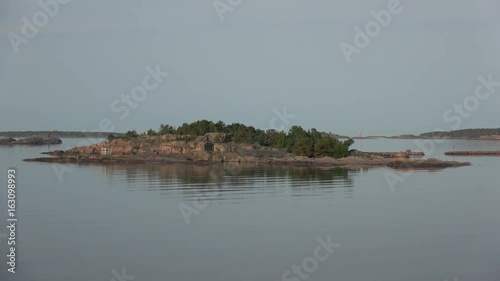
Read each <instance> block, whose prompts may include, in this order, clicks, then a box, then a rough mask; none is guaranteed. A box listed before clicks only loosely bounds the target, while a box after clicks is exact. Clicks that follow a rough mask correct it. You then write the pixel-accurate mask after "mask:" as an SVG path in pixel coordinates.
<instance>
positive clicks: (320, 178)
mask: <svg viewBox="0 0 500 281" xmlns="http://www.w3.org/2000/svg"><path fill="white" fill-rule="evenodd" d="M101 167H102V169H103V173H104V174H105V175H106V176H107V179H108V180H109V181H110V182H111V183H113V184H116V183H117V182H124V183H125V185H126V186H127V187H128V188H129V190H132V191H139V190H161V191H167V193H162V194H163V195H171V194H172V193H173V192H177V193H180V194H181V195H182V196H183V197H186V196H187V197H197V196H200V194H199V193H200V192H201V193H204V194H205V195H207V196H208V197H210V196H209V194H211V193H219V192H220V193H223V192H244V191H256V190H258V189H260V191H261V192H262V193H265V192H267V191H266V190H262V189H267V190H276V188H279V187H283V188H291V190H292V192H294V191H300V190H301V189H304V188H307V189H311V188H316V189H330V188H337V187H340V188H344V190H345V192H347V193H350V192H351V191H352V188H353V175H356V174H359V173H360V172H362V171H363V169H357V170H352V169H345V168H328V169H326V168H312V167H307V168H304V167H301V168H299V167H282V166H278V167H269V166H259V165H254V166H252V165H250V166H249V165H238V164H226V165H189V164H188V165H186V164H171V165H146V166H137V165H104V166H101ZM364 170H366V169H364ZM219 195H221V194H219ZM292 195H293V194H292ZM209 199H216V198H209Z"/></svg>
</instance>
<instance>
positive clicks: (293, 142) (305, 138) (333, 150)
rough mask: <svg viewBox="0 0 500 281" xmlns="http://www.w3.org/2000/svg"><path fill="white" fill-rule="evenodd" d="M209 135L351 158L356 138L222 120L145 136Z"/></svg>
mask: <svg viewBox="0 0 500 281" xmlns="http://www.w3.org/2000/svg"><path fill="white" fill-rule="evenodd" d="M207 133H226V134H228V135H230V136H231V141H232V142H234V143H238V144H252V145H256V146H266V147H273V148H277V149H285V150H287V151H288V152H291V153H293V154H295V155H298V156H307V157H326V156H328V157H334V158H342V157H347V156H349V147H350V146H351V145H352V144H353V143H354V141H353V140H352V139H348V140H345V141H339V140H338V139H336V138H334V137H332V136H331V135H330V134H327V133H321V132H318V131H317V130H316V129H311V130H308V131H306V130H304V129H303V128H302V127H300V126H293V127H292V128H291V129H290V130H289V131H288V133H286V132H283V131H276V130H267V131H264V130H261V129H255V128H254V127H252V126H246V125H244V124H241V123H233V124H229V125H226V124H224V122H222V121H219V122H217V123H214V122H212V121H207V120H200V121H196V122H193V123H190V124H188V123H184V124H182V125H181V126H180V127H178V128H175V127H173V126H170V125H165V124H162V125H161V126H160V128H159V129H158V130H157V131H155V130H153V129H149V130H148V131H146V132H144V133H142V135H147V136H161V135H166V134H172V135H177V136H178V138H177V139H178V140H185V141H191V140H194V139H195V138H196V137H197V136H203V135H205V134H207ZM181 136H182V137H181ZM136 137H138V134H137V132H136V131H128V132H127V133H126V134H125V135H122V136H115V135H109V136H108V141H112V140H114V139H117V138H120V139H126V140H130V139H133V138H136Z"/></svg>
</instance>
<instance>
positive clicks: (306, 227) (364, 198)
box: [0, 139, 500, 281]
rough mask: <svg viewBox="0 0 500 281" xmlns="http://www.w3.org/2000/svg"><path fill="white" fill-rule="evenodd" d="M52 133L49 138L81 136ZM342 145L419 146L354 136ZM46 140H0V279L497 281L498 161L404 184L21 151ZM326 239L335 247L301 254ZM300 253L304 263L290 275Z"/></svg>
mask: <svg viewBox="0 0 500 281" xmlns="http://www.w3.org/2000/svg"><path fill="white" fill-rule="evenodd" d="M63 141H64V144H63V145H61V146H51V147H50V149H51V150H53V149H66V148H67V147H68V146H75V145H76V144H77V143H78V142H79V141H81V140H78V139H64V140H63ZM355 148H360V149H362V150H365V151H399V150H406V149H414V150H416V149H418V146H417V145H416V144H415V141H413V140H362V141H358V142H357V143H356V144H355ZM48 149H49V148H48V147H0V159H2V161H1V162H0V181H1V186H2V187H3V188H2V191H1V192H0V200H1V211H0V219H1V222H0V225H2V227H1V228H0V235H1V233H4V234H5V233H6V232H7V231H6V228H5V227H4V226H5V225H6V224H7V222H6V219H7V215H6V209H7V207H6V204H5V203H6V200H7V199H6V198H7V191H6V185H7V169H8V168H11V167H14V168H16V169H17V177H18V183H17V184H18V187H17V189H18V198H17V199H18V210H17V212H18V219H19V221H18V229H17V242H18V252H17V258H18V259H17V268H16V269H17V273H16V274H15V275H13V274H11V273H8V272H7V271H6V267H7V266H6V255H7V243H6V240H5V237H4V236H0V240H1V243H0V249H1V251H0V252H1V256H0V262H1V267H0V268H1V272H0V280H22V281H30V280H35V281H63V280H64V281H68V280H71V281H80V280H81V281H90V280H91V281H99V280H102V281H110V280H114V281H125V280H128V281H130V280H136V281H146V280H147V281H156V280H186V281H193V280H205V281H224V280H282V278H283V277H282V276H283V274H284V273H285V272H286V271H288V270H289V271H291V273H290V274H289V275H286V278H288V280H294V281H297V280H305V279H306V277H307V280H338V281H361V280H371V281H379V280H380V281H396V280H397V281H403V280H407V281H422V280H426V281H444V280H446V279H447V280H454V279H455V278H456V279H457V280H460V281H469V280H470V281H478V280H481V281H489V280H491V281H498V280H500V204H499V202H500V184H499V180H500V173H499V167H500V158H493V157H491V158H455V160H459V161H463V160H466V161H471V162H472V163H473V166H471V167H463V168H456V169H446V170H442V171H418V172H415V173H413V174H411V175H409V176H406V177H402V175H399V174H396V175H399V176H401V177H402V178H404V182H398V183H397V184H396V185H395V186H394V190H392V189H391V188H390V187H389V184H388V183H387V181H386V178H385V175H386V174H387V172H388V171H392V170H390V169H386V168H378V169H368V170H346V169H326V170H324V169H308V168H303V169H298V168H294V169H285V168H275V169H270V168H261V167H250V168H241V167H239V166H235V165H232V166H226V167H220V166H193V165H163V166H153V165H151V166H137V165H112V166H96V165H79V166H77V165H68V166H64V165H59V164H54V165H53V164H44V163H25V162H22V159H23V158H29V157H38V153H39V152H42V151H47V150H48ZM452 149H456V150H472V149H483V150H492V149H495V150H500V142H494V141H481V142H477V141H446V142H444V143H442V144H438V145H437V146H436V150H435V152H434V153H433V155H432V157H436V158H442V159H447V158H446V157H445V156H444V155H443V152H444V151H448V150H452ZM56 171H57V172H56ZM58 174H59V177H58ZM403 175H406V174H403ZM180 209H182V210H184V212H185V213H184V216H183V213H182V212H181V211H180ZM328 236H331V240H332V241H333V242H335V243H338V244H340V246H339V247H338V248H336V249H335V250H334V252H333V253H331V254H330V255H329V257H328V258H327V259H326V260H324V261H317V260H316V261H314V262H313V261H311V259H312V258H308V257H313V256H314V251H315V249H316V248H317V246H318V245H319V244H318V241H317V239H324V240H326V239H327V237H328ZM337 246H338V245H337ZM305 260H306V261H307V262H309V264H307V262H306V266H309V267H308V269H309V271H310V273H308V272H306V271H304V269H301V273H302V274H307V276H306V275H302V277H301V276H300V275H296V274H295V273H293V268H292V267H293V266H294V265H296V266H303V262H304V261H305ZM315 262H316V263H315ZM315 264H316V265H317V266H314V265H315ZM311 266H314V268H311ZM312 269H314V270H312ZM122 270H123V271H122ZM123 273H125V276H123V275H122V274H123ZM116 275H118V276H116ZM294 278H295V279H294ZM285 280H286V279H285Z"/></svg>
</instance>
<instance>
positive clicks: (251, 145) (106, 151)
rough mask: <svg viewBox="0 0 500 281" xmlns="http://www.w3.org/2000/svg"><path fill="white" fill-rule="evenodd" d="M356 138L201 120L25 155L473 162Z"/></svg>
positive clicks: (402, 164) (338, 163) (90, 159)
mask: <svg viewBox="0 0 500 281" xmlns="http://www.w3.org/2000/svg"><path fill="white" fill-rule="evenodd" d="M353 143H354V141H353V140H352V139H347V140H344V141H341V140H338V139H336V138H334V137H332V136H331V134H329V133H325V132H319V131H317V130H316V129H310V130H305V129H303V128H302V127H300V126H293V127H292V128H291V129H290V130H289V131H288V132H284V131H276V130H261V129H256V128H254V127H252V126H246V125H244V124H240V123H233V124H229V125H226V124H225V123H223V122H222V121H219V122H217V123H214V122H212V121H207V120H200V121H196V122H193V123H190V124H188V123H184V124H182V125H181V126H180V127H178V128H175V127H173V126H170V125H161V126H160V128H159V130H153V129H150V130H148V131H146V132H144V133H143V134H141V135H139V134H138V133H137V132H136V131H129V132H127V133H126V134H124V135H120V136H116V135H114V134H110V135H109V136H108V137H107V141H104V142H101V143H98V144H94V145H90V146H85V147H75V148H72V149H69V150H66V151H52V152H47V153H46V154H48V155H51V156H53V157H42V158H34V159H25V161H30V162H56V163H141V164H147V163H211V164H215V163H241V164H271V165H299V166H332V167H372V166H389V167H393V168H446V167H458V166H466V165H469V163H461V162H455V161H441V160H437V159H412V158H411V157H410V155H412V154H413V153H411V152H409V151H408V152H398V153H378V154H377V153H373V154H366V153H362V152H358V151H355V150H350V149H349V148H350V146H351V145H352V144H353Z"/></svg>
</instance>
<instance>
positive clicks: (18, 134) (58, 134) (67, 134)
mask: <svg viewBox="0 0 500 281" xmlns="http://www.w3.org/2000/svg"><path fill="white" fill-rule="evenodd" d="M110 134H113V135H123V134H122V133H113V132H81V131H56V130H55V131H5V132H0V137H3V138H27V137H38V138H51V137H54V138H106V137H107V136H108V135H110Z"/></svg>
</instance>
